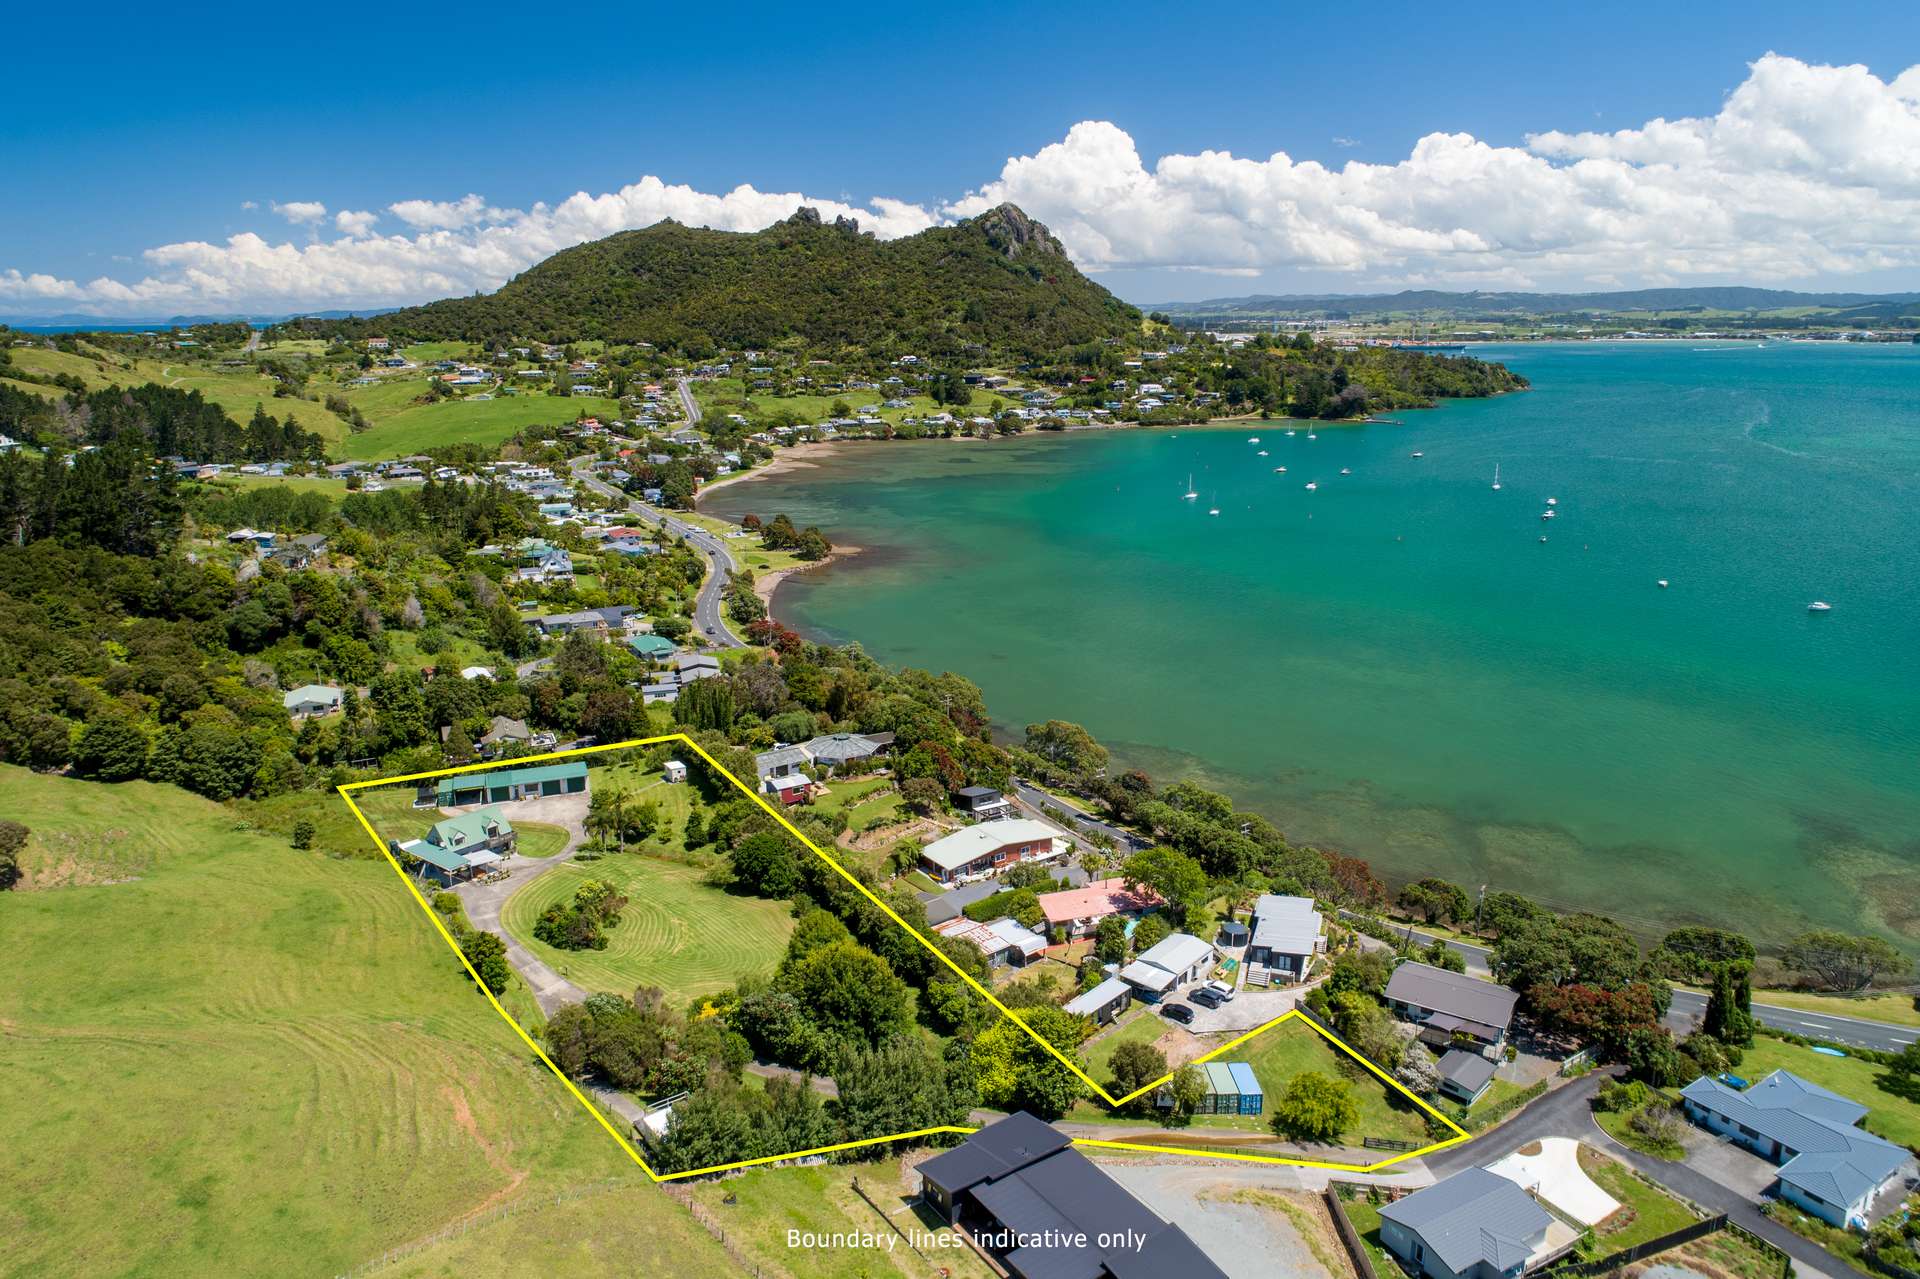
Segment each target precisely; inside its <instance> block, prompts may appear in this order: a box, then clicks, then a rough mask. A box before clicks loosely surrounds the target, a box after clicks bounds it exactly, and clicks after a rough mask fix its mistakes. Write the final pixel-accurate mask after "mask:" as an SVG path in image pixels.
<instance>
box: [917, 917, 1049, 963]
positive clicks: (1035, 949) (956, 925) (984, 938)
mask: <svg viewBox="0 0 1920 1279" xmlns="http://www.w3.org/2000/svg"><path fill="white" fill-rule="evenodd" d="M933 931H934V932H936V933H939V934H940V935H941V936H942V937H954V938H957V939H959V940H960V941H964V942H968V943H971V944H972V945H974V946H976V947H978V948H979V950H980V953H981V954H983V955H985V956H986V957H987V967H989V968H1007V967H1013V968H1023V967H1025V966H1026V965H1027V963H1028V962H1029V961H1031V960H1034V959H1037V958H1039V956H1041V955H1042V954H1044V953H1045V952H1046V949H1047V939H1046V938H1045V937H1042V936H1041V935H1040V934H1039V933H1036V932H1034V931H1033V930H1032V929H1030V928H1024V927H1022V926H1021V925H1020V924H1018V923H1016V922H1015V921H1014V920H1012V919H1009V918H1006V917H1004V916H1003V917H1001V918H999V919H996V920H993V921H992V922H990V923H985V924H980V923H975V922H974V921H973V920H971V919H968V918H967V917H966V916H964V915H962V916H961V917H959V918H958V919H949V920H948V921H947V922H946V923H944V924H935V925H934V927H933Z"/></svg>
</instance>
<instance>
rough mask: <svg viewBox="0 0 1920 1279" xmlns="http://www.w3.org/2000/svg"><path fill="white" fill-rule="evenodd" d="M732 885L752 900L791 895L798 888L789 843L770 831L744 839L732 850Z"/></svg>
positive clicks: (797, 869) (797, 867)
mask: <svg viewBox="0 0 1920 1279" xmlns="http://www.w3.org/2000/svg"><path fill="white" fill-rule="evenodd" d="M733 882H734V884H735V885H736V886H738V887H739V888H741V889H743V890H744V891H746V892H749V893H752V894H754V895H755V896H756V897H775V898H778V897H791V896H793V894H794V893H795V892H796V891H798V890H799V887H800V860H799V858H797V857H796V856H795V855H794V851H793V842H792V841H791V840H789V839H787V838H786V837H785V836H783V835H777V834H775V833H773V832H772V831H761V832H760V833H759V834H755V835H749V836H747V837H746V838H745V839H743V840H741V841H740V846H739V847H738V848H735V849H734V850H733Z"/></svg>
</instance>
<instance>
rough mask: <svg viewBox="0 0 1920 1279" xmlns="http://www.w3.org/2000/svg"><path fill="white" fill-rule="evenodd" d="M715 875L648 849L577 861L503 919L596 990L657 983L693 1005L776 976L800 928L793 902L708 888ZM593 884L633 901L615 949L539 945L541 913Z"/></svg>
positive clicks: (538, 885) (528, 893)
mask: <svg viewBox="0 0 1920 1279" xmlns="http://www.w3.org/2000/svg"><path fill="white" fill-rule="evenodd" d="M708 873H709V872H708V871H707V870H706V869H705V868H699V867H693V866H683V865H681V864H679V863H677V862H668V861H661V860H659V859H657V858H652V857H646V856H642V855H641V854H639V853H610V854H608V855H607V856H605V857H602V858H600V859H599V860H598V861H593V862H585V863H576V862H568V863H566V864H564V865H561V866H557V867H555V868H554V869H553V870H550V871H548V872H547V873H546V874H544V875H542V876H540V878H538V879H536V880H534V881H533V882H532V883H531V884H529V885H528V886H527V887H526V888H524V889H522V890H521V891H520V892H518V893H515V894H514V895H513V897H511V898H509V899H508V901H507V905H506V909H504V910H503V911H501V912H500V922H501V923H502V924H503V925H504V926H505V927H506V929H507V931H508V932H510V933H512V934H513V935H514V936H515V937H517V938H519V940H520V941H521V943H522V944H524V945H525V946H526V947H527V949H528V950H530V951H532V952H533V953H534V954H535V955H536V956H538V957H539V958H540V959H542V960H544V961H545V962H546V963H548V964H550V965H551V966H552V967H553V969H554V971H555V972H558V973H560V974H562V975H563V976H565V977H566V978H567V979H568V980H570V981H573V982H575V983H577V984H578V985H581V986H585V987H587V988H588V989H589V990H602V991H607V992H609V993H612V994H618V995H631V994H632V993H633V992H634V990H635V989H636V988H638V987H640V986H658V987H660V988H661V989H662V990H664V991H666V992H667V993H668V994H670V995H671V996H673V997H674V998H675V999H677V1000H685V999H692V998H694V997H696V996H699V995H708V994H712V993H713V992H715V991H718V990H723V989H725V988H726V987H728V986H731V985H732V984H733V983H734V982H736V981H738V980H740V979H741V978H743V977H756V976H757V977H765V976H768V975H770V974H771V973H772V972H773V969H774V965H775V964H777V963H778V962H779V960H780V956H781V954H782V953H783V952H784V951H785V950H786V946H787V937H788V935H789V934H791V933H792V932H793V918H792V914H791V912H790V910H789V908H788V906H787V904H786V903H785V902H772V901H763V900H761V899H759V898H755V897H736V896H734V895H732V894H731V893H728V892H725V891H723V890H722V889H718V888H713V887H709V886H708V884H707V883H706V879H707V876H708ZM589 879H598V880H602V881H605V882H607V883H610V884H612V885H614V886H615V887H616V888H618V889H619V890H620V892H622V893H623V894H625V895H626V898H627V908H626V910H625V911H624V912H623V913H622V914H621V917H620V923H619V924H618V926H616V927H615V928H614V929H613V931H612V932H611V933H610V934H609V935H608V939H607V948H606V949H605V950H577V951H569V950H556V949H554V948H553V947H551V946H549V945H547V944H546V943H545V942H541V941H537V940H535V939H534V936H533V926H534V923H535V922H536V921H537V920H538V919H539V918H540V913H541V912H542V911H544V910H545V909H546V908H547V907H549V906H551V905H553V904H554V903H556V902H559V901H564V900H567V899H570V898H571V897H572V896H573V894H574V892H575V890H576V889H578V887H579V886H580V884H581V883H582V882H584V881H585V880H589Z"/></svg>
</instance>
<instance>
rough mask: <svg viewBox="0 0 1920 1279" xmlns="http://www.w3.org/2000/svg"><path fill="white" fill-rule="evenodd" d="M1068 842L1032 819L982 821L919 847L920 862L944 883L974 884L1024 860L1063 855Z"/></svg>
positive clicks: (1051, 858) (1050, 858) (1044, 858)
mask: <svg viewBox="0 0 1920 1279" xmlns="http://www.w3.org/2000/svg"><path fill="white" fill-rule="evenodd" d="M1068 843H1069V841H1068V840H1066V839H1065V838H1064V837H1061V836H1060V835H1059V833H1058V832H1057V831H1055V830H1054V828H1053V827H1051V826H1048V825H1047V824H1046V823H1044V822H1036V821H1033V820H1032V819H1030V818H1024V817H1018V818H1009V819H1008V820H1006V821H999V822H983V823H981V824H980V825H978V826H967V827H964V828H963V829H960V830H957V831H955V832H953V834H951V835H946V836H943V837H942V838H940V839H936V840H934V841H933V842H932V843H931V844H928V845H927V846H926V847H925V848H922V849H921V850H920V865H921V868H922V869H924V870H925V871H926V872H927V873H928V874H929V875H931V876H933V877H934V878H935V879H937V880H939V881H940V882H941V883H943V884H964V883H971V882H972V881H974V880H976V879H984V878H986V877H987V876H989V875H998V874H999V873H1000V872H1001V871H1003V870H1006V869H1007V868H1008V867H1010V866H1018V865H1020V864H1021V863H1022V862H1044V861H1051V860H1053V859H1054V858H1055V857H1060V856H1064V855H1065V853H1066V851H1067V845H1068Z"/></svg>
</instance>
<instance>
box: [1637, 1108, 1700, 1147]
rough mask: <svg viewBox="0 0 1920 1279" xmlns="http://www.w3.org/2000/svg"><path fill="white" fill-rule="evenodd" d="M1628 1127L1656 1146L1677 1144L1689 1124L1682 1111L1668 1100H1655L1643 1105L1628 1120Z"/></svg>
mask: <svg viewBox="0 0 1920 1279" xmlns="http://www.w3.org/2000/svg"><path fill="white" fill-rule="evenodd" d="M1627 1127H1629V1128H1631V1129H1632V1130H1633V1133H1634V1135H1635V1136H1637V1137H1640V1138H1642V1139H1644V1140H1646V1141H1648V1142H1651V1143H1652V1144H1654V1145H1656V1146H1677V1145H1679V1144H1680V1138H1681V1136H1682V1135H1683V1134H1684V1133H1685V1132H1686V1130H1687V1125H1686V1122H1685V1121H1684V1120H1682V1119H1681V1118H1680V1112H1679V1111H1677V1110H1675V1109H1674V1108H1673V1107H1672V1106H1669V1105H1668V1104H1667V1103H1666V1102H1664V1101H1660V1102H1653V1103H1651V1104H1649V1105H1646V1106H1643V1107H1642V1108H1641V1109H1640V1110H1639V1111H1638V1112H1637V1113H1636V1114H1635V1115H1634V1116H1633V1118H1631V1119H1629V1120H1628V1121H1627Z"/></svg>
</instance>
